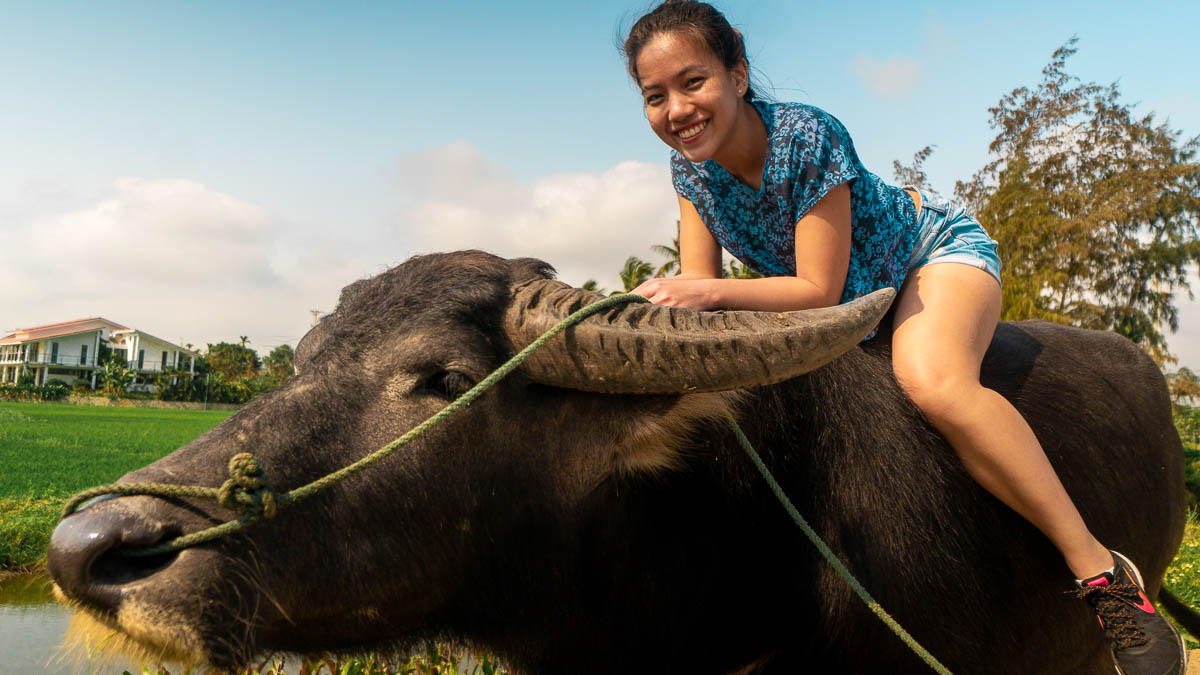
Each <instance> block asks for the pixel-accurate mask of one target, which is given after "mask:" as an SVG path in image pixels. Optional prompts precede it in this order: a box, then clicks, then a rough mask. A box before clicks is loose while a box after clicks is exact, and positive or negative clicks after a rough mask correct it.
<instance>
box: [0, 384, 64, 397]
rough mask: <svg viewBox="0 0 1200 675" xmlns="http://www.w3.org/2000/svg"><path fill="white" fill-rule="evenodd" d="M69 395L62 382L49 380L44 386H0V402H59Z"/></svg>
mask: <svg viewBox="0 0 1200 675" xmlns="http://www.w3.org/2000/svg"><path fill="white" fill-rule="evenodd" d="M70 393H71V388H70V387H68V386H67V384H66V383H65V382H63V381H62V380H50V381H49V382H47V383H46V384H44V385H41V386H38V385H35V384H15V385H13V384H7V385H0V401H61V400H63V399H65V398H66V397H67V396H68V395H69V394H70Z"/></svg>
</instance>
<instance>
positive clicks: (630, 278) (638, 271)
mask: <svg viewBox="0 0 1200 675" xmlns="http://www.w3.org/2000/svg"><path fill="white" fill-rule="evenodd" d="M618 274H619V276H620V277H621V285H622V286H624V287H625V292H626V293H628V292H629V291H632V290H633V289H635V288H637V287H638V285H640V284H641V283H642V282H643V281H645V280H647V279H649V278H650V276H651V275H652V274H654V267H653V266H651V265H650V263H648V262H646V261H645V260H642V259H641V258H639V257H637V256H635V255H631V256H629V257H628V258H626V259H625V264H624V265H623V266H621V271H620V272H619V273H618Z"/></svg>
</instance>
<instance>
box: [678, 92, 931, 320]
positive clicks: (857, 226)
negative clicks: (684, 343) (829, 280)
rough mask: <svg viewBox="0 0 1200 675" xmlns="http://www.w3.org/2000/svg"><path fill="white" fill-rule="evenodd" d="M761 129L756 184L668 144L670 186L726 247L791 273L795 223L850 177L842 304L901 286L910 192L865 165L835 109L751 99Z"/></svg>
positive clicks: (756, 265)
mask: <svg viewBox="0 0 1200 675" xmlns="http://www.w3.org/2000/svg"><path fill="white" fill-rule="evenodd" d="M753 104H754V107H755V109H756V110H758V113H759V115H760V116H761V117H762V120H763V123H764V124H765V125H766V127H767V157H766V162H765V165H764V167H763V178H762V186H761V188H760V189H758V190H755V189H754V188H752V187H750V186H748V185H746V184H745V183H743V182H742V181H740V180H738V179H737V178H736V177H734V176H733V174H731V173H729V172H728V171H726V170H725V169H724V168H723V167H722V166H721V165H720V164H718V163H717V162H715V161H713V160H711V159H710V160H707V161H705V162H703V163H700V164H693V163H692V162H690V161H688V160H687V158H685V157H684V156H683V155H681V154H680V153H678V152H676V151H674V150H672V151H671V181H672V183H674V185H675V191H676V192H678V193H679V195H680V196H682V197H683V198H684V199H687V200H688V201H690V202H692V204H694V205H695V206H696V210H697V211H698V212H699V213H700V219H701V220H702V221H703V222H704V224H705V226H707V227H708V229H709V231H710V232H712V234H713V237H715V238H716V240H717V243H719V244H720V245H721V246H722V247H723V248H724V249H725V250H727V251H729V252H730V253H731V254H733V255H734V256H735V257H736V258H738V259H739V260H741V261H742V263H744V264H746V265H749V266H750V268H751V269H753V270H755V271H757V272H758V273H760V274H763V275H765V276H791V275H795V274H796V223H797V222H798V221H799V220H800V218H802V217H803V216H804V215H805V214H806V213H808V211H809V210H810V209H811V208H812V207H813V206H814V205H815V204H816V203H817V202H818V201H820V200H821V198H822V197H824V196H825V194H826V193H828V192H829V191H830V190H832V189H833V188H835V187H837V186H838V185H841V184H842V183H849V184H850V210H851V214H850V238H851V243H850V266H849V269H848V271H847V273H846V285H845V288H844V290H843V292H842V298H841V301H842V302H848V301H850V300H853V299H854V298H857V297H860V296H863V295H866V294H868V293H870V292H872V291H875V290H878V289H880V288H885V287H887V286H891V287H893V288H897V289H899V288H900V284H901V283H903V282H904V276H905V273H906V272H907V269H908V262H909V258H910V257H911V256H912V252H913V248H914V246H915V245H916V239H917V225H916V223H917V214H916V208H915V206H914V205H913V201H912V198H911V197H909V195H908V194H907V193H906V192H905V191H904V190H902V189H900V188H898V187H894V186H891V185H888V184H886V183H884V182H883V180H881V179H880V178H879V177H878V176H876V175H875V174H873V173H871V172H870V171H867V169H866V168H865V167H864V166H863V164H862V162H861V161H859V159H858V153H857V152H855V151H854V143H853V142H852V141H851V140H850V134H849V132H847V131H846V128H845V127H844V126H842V123H841V122H839V121H838V120H837V118H835V117H834V116H833V115H830V114H829V113H827V112H825V111H824V110H821V109H820V108H816V107H813V106H810V105H805V104H802V103H770V102H766V101H753Z"/></svg>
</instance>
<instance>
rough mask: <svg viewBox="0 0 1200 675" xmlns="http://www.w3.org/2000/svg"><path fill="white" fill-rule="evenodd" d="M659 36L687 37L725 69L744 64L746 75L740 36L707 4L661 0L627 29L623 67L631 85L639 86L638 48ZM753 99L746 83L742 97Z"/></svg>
mask: <svg viewBox="0 0 1200 675" xmlns="http://www.w3.org/2000/svg"><path fill="white" fill-rule="evenodd" d="M661 33H684V34H687V35H691V36H692V37H694V38H696V39H697V40H699V41H700V43H701V44H703V45H704V46H705V47H707V48H708V50H709V51H710V52H712V53H713V54H714V55H716V57H717V58H718V59H720V60H721V63H722V64H724V65H725V68H726V69H732V68H733V67H734V66H736V65H737V64H738V63H740V62H741V61H746V71H747V76H749V69H750V62H749V60H748V59H746V44H745V42H744V41H743V40H742V34H741V32H740V31H738V30H737V29H735V28H734V27H733V26H730V25H729V22H728V21H726V20H725V16H724V15H723V14H721V12H719V11H717V9H716V8H715V7H713V6H712V5H710V4H708V3H707V2H697V1H696V0H665V1H664V2H663V3H662V4H661V5H659V6H658V7H655V8H654V9H652V10H650V11H649V12H647V13H646V14H645V15H644V16H642V18H640V19H638V20H637V22H636V23H634V24H633V28H630V29H629V37H627V38H625V46H624V51H625V66H626V67H627V68H628V69H629V76H630V77H632V78H633V81H634V82H637V83H639V84H640V83H641V78H639V77H638V72H637V58H638V55H639V54H641V52H642V47H645V46H646V43H647V42H649V41H650V39H651V38H653V37H654V36H656V35H659V34H661ZM756 97H757V94H756V93H755V92H754V86H753V83H751V82H747V83H746V93H745V94H744V95H742V98H743V99H745V100H747V101H749V100H751V99H753V98H756Z"/></svg>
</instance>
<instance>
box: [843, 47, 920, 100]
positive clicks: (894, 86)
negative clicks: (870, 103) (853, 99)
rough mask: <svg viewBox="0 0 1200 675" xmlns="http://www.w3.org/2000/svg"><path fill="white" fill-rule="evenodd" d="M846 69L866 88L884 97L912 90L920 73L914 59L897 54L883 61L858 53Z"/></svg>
mask: <svg viewBox="0 0 1200 675" xmlns="http://www.w3.org/2000/svg"><path fill="white" fill-rule="evenodd" d="M848 69H849V71H850V74H851V75H853V76H854V77H857V78H858V79H859V80H860V81H861V82H862V83H863V84H864V85H865V86H866V87H867V89H869V90H870V91H871V92H872V93H874V94H875V95H876V96H879V97H880V98H885V99H887V98H898V97H901V96H904V95H905V94H908V93H910V92H912V91H913V90H914V89H915V88H916V85H917V80H918V77H919V76H920V74H921V65H920V64H919V63H917V60H916V59H913V58H910V57H904V56H900V55H899V54H893V55H891V56H889V57H888V58H887V59H886V60H883V61H876V60H875V59H873V58H871V57H870V56H867V55H866V54H859V55H858V56H856V57H854V60H853V61H851V62H850V64H849V66H848Z"/></svg>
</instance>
